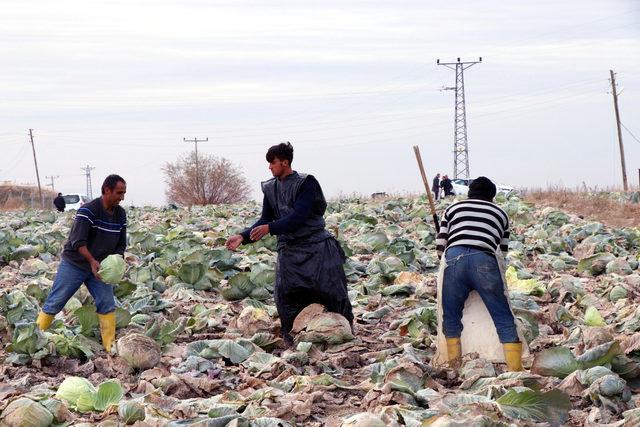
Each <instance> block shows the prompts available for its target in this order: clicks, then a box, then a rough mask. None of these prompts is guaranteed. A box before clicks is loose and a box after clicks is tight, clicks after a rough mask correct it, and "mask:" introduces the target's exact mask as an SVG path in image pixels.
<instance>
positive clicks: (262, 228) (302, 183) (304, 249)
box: [226, 142, 353, 345]
mask: <svg viewBox="0 0 640 427" xmlns="http://www.w3.org/2000/svg"><path fill="white" fill-rule="evenodd" d="M266 157H267V161H268V162H269V169H270V170H271V173H272V175H273V178H272V179H270V180H268V181H265V182H263V183H262V192H263V193H264V199H263V202H262V215H261V216H260V219H259V220H258V221H257V222H256V223H255V224H253V225H252V226H251V227H250V228H248V229H246V230H245V231H244V232H242V233H240V234H236V235H234V236H231V237H230V238H229V239H228V240H227V244H226V245H227V248H229V249H230V250H236V249H237V248H238V246H240V244H249V243H253V242H256V241H258V240H260V239H262V238H263V237H264V236H265V235H267V234H271V235H276V236H278V261H277V264H276V285H275V290H274V299H275V302H276V308H277V309H278V315H279V316H280V323H281V335H282V338H283V339H284V340H285V343H287V344H288V345H291V344H292V343H293V339H292V337H291V335H290V334H289V333H290V332H291V328H292V327H293V321H294V320H295V318H296V316H297V315H298V314H299V313H300V312H301V311H302V310H303V309H304V308H305V307H306V306H308V305H310V304H314V303H318V304H322V305H324V306H325V307H326V309H327V310H328V311H331V312H335V313H340V314H341V315H343V316H344V317H345V318H346V319H347V320H348V321H349V323H350V324H351V325H352V329H353V313H352V309H351V302H350V301H349V296H348V295H347V278H346V276H345V273H344V269H343V267H342V266H343V264H344V262H345V260H346V257H345V254H344V252H343V250H342V248H341V247H340V244H339V243H338V241H337V240H336V239H335V238H334V237H333V236H332V235H331V234H330V233H329V232H328V231H327V230H326V229H325V222H324V218H323V215H324V213H325V210H326V208H327V202H326V201H325V198H324V195H323V193H322V188H320V184H319V183H318V181H317V180H316V179H315V178H314V177H313V176H311V175H307V174H300V173H298V172H296V171H294V170H293V169H291V162H292V161H293V147H292V146H291V144H290V143H288V142H287V143H286V144H285V143H282V144H278V145H274V146H272V147H271V148H269V151H267V156H266Z"/></svg>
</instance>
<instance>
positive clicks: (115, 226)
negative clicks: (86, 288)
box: [62, 197, 127, 271]
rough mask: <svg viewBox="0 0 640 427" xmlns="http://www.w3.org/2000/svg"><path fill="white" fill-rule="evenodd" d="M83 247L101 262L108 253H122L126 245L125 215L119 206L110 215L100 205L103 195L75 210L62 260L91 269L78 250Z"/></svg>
mask: <svg viewBox="0 0 640 427" xmlns="http://www.w3.org/2000/svg"><path fill="white" fill-rule="evenodd" d="M81 246H86V247H87V249H88V250H89V253H91V255H92V256H93V257H94V258H95V259H96V260H97V261H102V260H103V259H105V258H106V257H107V256H109V255H111V254H120V255H123V254H124V250H125V248H126V247H127V214H126V213H125V211H124V209H123V208H122V207H120V206H116V207H114V208H113V213H112V214H109V213H108V212H107V211H106V210H105V209H104V207H103V206H102V198H101V197H98V198H97V199H94V200H92V201H91V202H89V203H87V204H85V205H84V206H82V207H81V208H80V209H78V212H76V217H75V220H74V221H73V226H72V227H71V231H70V232H69V239H67V241H66V242H65V244H64V249H63V250H62V259H64V260H66V261H69V262H70V263H72V264H74V265H76V266H78V267H80V268H83V269H85V270H89V271H91V266H90V265H89V263H88V262H87V260H86V259H84V257H83V256H82V255H81V254H80V252H78V248H80V247H81Z"/></svg>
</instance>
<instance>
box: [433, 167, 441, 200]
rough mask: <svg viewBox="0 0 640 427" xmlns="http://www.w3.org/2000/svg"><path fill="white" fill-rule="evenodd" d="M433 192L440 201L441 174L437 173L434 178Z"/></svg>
mask: <svg viewBox="0 0 640 427" xmlns="http://www.w3.org/2000/svg"><path fill="white" fill-rule="evenodd" d="M431 191H433V194H434V197H435V199H436V200H438V199H440V174H439V173H437V174H436V176H435V177H433V184H432V185H431Z"/></svg>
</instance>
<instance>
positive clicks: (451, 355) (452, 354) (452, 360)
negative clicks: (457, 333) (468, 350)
mask: <svg viewBox="0 0 640 427" xmlns="http://www.w3.org/2000/svg"><path fill="white" fill-rule="evenodd" d="M447 359H448V360H449V366H450V367H451V368H453V369H458V368H459V367H460V364H461V363H462V343H461V342H460V338H459V337H458V338H447Z"/></svg>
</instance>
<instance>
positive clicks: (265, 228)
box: [249, 224, 269, 242]
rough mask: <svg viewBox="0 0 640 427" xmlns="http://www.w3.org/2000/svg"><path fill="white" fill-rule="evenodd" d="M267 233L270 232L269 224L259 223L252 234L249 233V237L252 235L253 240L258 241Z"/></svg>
mask: <svg viewBox="0 0 640 427" xmlns="http://www.w3.org/2000/svg"><path fill="white" fill-rule="evenodd" d="M267 234H269V224H264V225H259V226H257V227H256V228H254V229H253V230H251V234H249V237H251V240H252V241H254V242H257V241H258V240H260V239H262V238H263V237H264V236H265V235H267Z"/></svg>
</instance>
